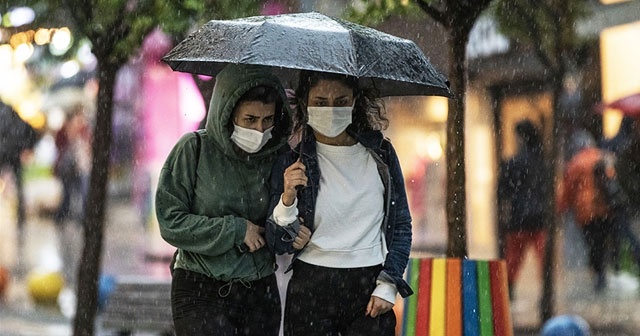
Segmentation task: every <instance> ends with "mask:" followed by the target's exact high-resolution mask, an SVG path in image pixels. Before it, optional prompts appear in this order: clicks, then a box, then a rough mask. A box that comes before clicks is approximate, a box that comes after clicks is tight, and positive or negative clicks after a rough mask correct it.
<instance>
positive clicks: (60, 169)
mask: <svg viewBox="0 0 640 336" xmlns="http://www.w3.org/2000/svg"><path fill="white" fill-rule="evenodd" d="M91 142H92V129H91V123H90V122H89V117H88V116H87V113H86V111H85V106H84V104H82V103H78V104H75V105H73V106H72V107H71V109H70V110H69V111H68V113H67V115H66V119H65V121H64V123H63V124H62V127H61V128H60V130H58V132H57V133H56V136H55V144H56V149H57V150H58V156H57V157H56V161H55V162H54V166H53V172H54V175H55V176H56V177H57V178H58V179H59V180H60V182H61V184H62V198H61V200H60V204H59V205H58V209H57V211H56V213H55V216H54V220H55V223H56V224H58V226H62V225H63V224H64V222H65V221H66V220H75V221H77V222H78V223H80V221H81V220H82V217H83V215H84V209H85V203H84V202H85V200H86V194H87V188H88V183H89V174H90V173H91Z"/></svg>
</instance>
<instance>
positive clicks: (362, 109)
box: [267, 71, 412, 336]
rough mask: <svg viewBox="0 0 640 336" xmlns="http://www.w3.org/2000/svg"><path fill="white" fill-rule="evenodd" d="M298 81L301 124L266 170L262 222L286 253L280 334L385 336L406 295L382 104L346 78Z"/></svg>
mask: <svg viewBox="0 0 640 336" xmlns="http://www.w3.org/2000/svg"><path fill="white" fill-rule="evenodd" d="M298 83H299V84H298V89H297V90H296V97H297V98H298V104H297V106H298V108H297V110H296V113H297V115H298V117H296V118H295V120H299V121H305V120H307V122H302V123H299V124H298V126H299V127H297V128H298V129H299V130H300V131H301V132H302V139H301V143H300V144H298V146H296V148H295V149H292V150H290V151H289V152H287V153H285V154H283V155H282V156H280V157H279V158H278V161H277V163H276V165H275V166H274V169H273V172H272V175H271V178H272V180H271V181H272V183H271V184H272V193H271V205H272V209H273V216H272V219H273V221H272V220H269V221H268V224H267V240H268V242H269V244H270V246H271V247H272V248H273V249H274V250H275V251H276V253H279V254H281V253H294V255H293V257H292V260H293V261H292V264H291V266H290V267H289V268H290V269H293V274H292V276H291V280H290V281H289V285H288V289H287V298H286V305H285V316H284V334H285V335H287V336H294V335H394V332H395V326H396V318H395V315H394V311H393V306H394V304H395V302H396V296H397V294H398V293H399V294H400V295H401V296H403V297H407V296H409V295H411V294H412V291H411V288H410V287H409V285H408V284H407V283H406V282H405V280H404V279H403V273H404V271H405V267H406V266H407V262H408V260H409V252H410V249H411V216H410V214H409V206H408V204H407V197H406V192H405V187H404V179H403V177H402V171H401V169H400V164H399V162H398V157H397V155H396V153H395V150H394V148H393V146H392V144H391V143H390V142H389V141H388V140H387V139H384V137H383V135H382V132H381V131H380V129H381V128H383V127H384V126H385V125H386V122H387V120H386V119H385V118H384V115H383V113H382V112H383V110H382V108H383V107H382V106H381V105H380V102H379V101H378V100H377V97H376V96H375V95H373V94H372V93H373V92H370V91H367V90H364V89H362V88H361V87H360V86H359V83H358V80H357V78H354V77H350V76H345V75H339V74H329V73H320V72H313V71H302V72H301V73H300V77H299V81H298ZM298 216H300V217H298ZM301 222H302V223H301ZM311 231H313V234H311ZM296 233H297V236H296ZM310 234H311V235H310ZM309 235H310V240H309V239H308V237H309ZM307 242H308V244H307Z"/></svg>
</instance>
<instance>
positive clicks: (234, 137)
mask: <svg viewBox="0 0 640 336" xmlns="http://www.w3.org/2000/svg"><path fill="white" fill-rule="evenodd" d="M272 130H273V126H271V127H269V128H267V129H266V130H264V132H260V131H257V130H254V129H250V128H244V127H240V126H238V125H236V124H235V123H234V124H233V133H232V134H231V141H233V143H235V144H236V145H238V147H240V149H242V150H243V151H245V152H247V153H255V152H257V151H259V150H261V149H262V147H264V145H265V144H266V143H267V141H269V139H271V131H272Z"/></svg>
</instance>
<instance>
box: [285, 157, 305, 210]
mask: <svg viewBox="0 0 640 336" xmlns="http://www.w3.org/2000/svg"><path fill="white" fill-rule="evenodd" d="M305 171H306V167H305V166H304V164H302V162H300V160H298V161H296V162H294V163H293V164H291V165H290V166H289V167H287V169H285V171H284V191H283V192H282V203H283V204H284V205H285V206H291V205H292V204H293V202H294V201H295V199H296V194H297V190H296V187H297V186H303V187H306V186H307V175H306V174H305Z"/></svg>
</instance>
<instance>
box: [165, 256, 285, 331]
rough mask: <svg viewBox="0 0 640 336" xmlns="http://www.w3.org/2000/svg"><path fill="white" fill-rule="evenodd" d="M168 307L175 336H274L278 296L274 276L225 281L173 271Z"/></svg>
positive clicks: (276, 329) (277, 323)
mask: <svg viewBox="0 0 640 336" xmlns="http://www.w3.org/2000/svg"><path fill="white" fill-rule="evenodd" d="M171 308H172V312H173V322H174V326H175V331H176V335H178V336H197V335H202V336H205V335H206V336H210V335H218V336H227V335H229V336H230V335H244V336H253V335H255V336H258V335H260V336H262V335H265V336H267V335H273V336H277V335H278V332H279V330H280V295H279V293H278V285H277V283H276V277H275V275H273V274H272V275H270V276H267V277H265V278H262V279H260V280H256V281H251V282H233V283H229V282H225V281H218V280H214V279H212V278H209V277H207V276H205V275H202V274H200V273H195V272H191V271H186V270H183V269H180V268H177V269H175V271H174V273H173V281H172V284H171Z"/></svg>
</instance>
